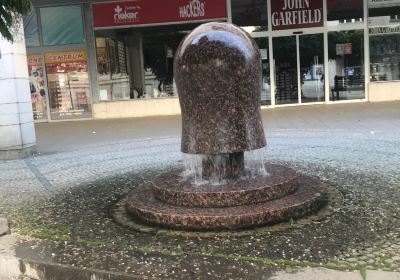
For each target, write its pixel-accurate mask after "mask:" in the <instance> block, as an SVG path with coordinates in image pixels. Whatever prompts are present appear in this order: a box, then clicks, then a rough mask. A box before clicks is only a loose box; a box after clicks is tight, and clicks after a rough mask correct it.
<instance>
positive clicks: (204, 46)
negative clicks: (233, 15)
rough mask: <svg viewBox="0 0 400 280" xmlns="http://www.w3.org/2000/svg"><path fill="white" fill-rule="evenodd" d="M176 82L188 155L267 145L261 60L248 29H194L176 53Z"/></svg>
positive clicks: (218, 25) (224, 25)
mask: <svg viewBox="0 0 400 280" xmlns="http://www.w3.org/2000/svg"><path fill="white" fill-rule="evenodd" d="M174 77H175V81H176V86H177V89H178V96H179V101H180V105H181V110H182V151H183V152H184V153H189V154H205V155H217V154H223V153H235V152H240V151H246V150H254V149H258V148H262V147H264V146H265V145H266V141H265V135H264V130H263V125H262V121H261V116H260V102H261V101H260V98H261V57H260V52H259V50H258V47H257V45H256V43H255V41H254V40H253V39H252V38H251V37H250V35H248V34H247V33H246V32H245V31H244V30H242V29H241V28H239V27H237V26H235V25H233V24H229V23H216V22H213V23H206V24H202V25H200V26H199V27H197V28H196V29H194V30H193V31H192V32H191V33H190V34H189V35H188V36H186V37H185V39H184V40H183V41H182V42H181V44H180V46H179V48H178V50H177V52H176V55H175V62H174Z"/></svg>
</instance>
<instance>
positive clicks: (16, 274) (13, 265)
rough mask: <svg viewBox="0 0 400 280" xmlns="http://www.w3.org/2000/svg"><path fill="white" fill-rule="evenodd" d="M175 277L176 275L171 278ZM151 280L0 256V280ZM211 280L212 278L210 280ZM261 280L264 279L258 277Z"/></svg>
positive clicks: (369, 274) (351, 276)
mask: <svg viewBox="0 0 400 280" xmlns="http://www.w3.org/2000/svg"><path fill="white" fill-rule="evenodd" d="M175 276H177V275H175ZM150 278H151V279H154V278H152V277H147V276H146V275H129V274H126V273H121V272H111V271H105V270H99V269H91V268H87V269H85V268H80V267H73V266H68V265H63V264H57V263H46V262H40V261H34V260H28V259H21V258H18V257H15V256H8V255H5V254H0V280H17V279H29V280H54V279H56V280H86V279H88V280H137V279H150ZM211 279H212V278H211ZM262 279H264V278H262ZM265 279H269V280H320V279H324V280H400V273H396V272H386V271H374V270H368V271H366V278H365V279H363V278H362V276H361V274H360V272H359V271H338V270H332V269H325V268H293V270H292V271H291V272H286V271H285V270H281V271H277V272H276V273H273V275H272V276H270V277H268V278H265Z"/></svg>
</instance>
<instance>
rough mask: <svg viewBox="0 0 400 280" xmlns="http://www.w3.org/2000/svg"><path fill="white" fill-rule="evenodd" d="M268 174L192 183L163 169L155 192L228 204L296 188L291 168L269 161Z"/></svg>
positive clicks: (190, 203) (187, 201)
mask: <svg viewBox="0 0 400 280" xmlns="http://www.w3.org/2000/svg"><path fill="white" fill-rule="evenodd" d="M266 169H267V170H268V172H269V174H270V175H269V176H264V177H255V178H239V179H235V180H227V181H226V183H225V184H220V185H212V184H203V185H195V186H193V184H191V183H190V182H188V181H187V180H184V178H182V176H181V174H180V173H181V172H170V173H164V174H161V175H159V176H158V177H156V178H155V179H154V180H153V181H152V182H153V193H154V196H155V197H156V198H157V199H158V200H161V201H163V202H166V203H167V204H172V205H177V206H187V207H229V206H239V205H248V204H254V203H259V202H264V201H267V200H273V199H277V198H280V197H283V196H286V195H289V194H291V193H293V192H295V191H296V190H297V189H298V188H299V184H298V180H296V179H297V174H296V172H295V171H294V170H292V169H290V168H287V167H284V166H279V165H273V164H268V165H267V166H266Z"/></svg>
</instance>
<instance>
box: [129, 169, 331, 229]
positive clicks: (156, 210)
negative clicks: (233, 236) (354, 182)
mask: <svg viewBox="0 0 400 280" xmlns="http://www.w3.org/2000/svg"><path fill="white" fill-rule="evenodd" d="M275 170H277V173H276V174H280V173H279V172H278V170H281V171H282V170H286V171H287V172H288V175H289V178H291V179H290V180H289V181H290V182H291V183H290V184H287V185H290V186H293V185H294V186H296V188H295V190H294V191H292V192H290V193H289V194H286V195H284V196H281V197H279V198H275V199H272V200H271V199H268V198H267V199H264V198H263V200H264V201H262V202H259V201H258V200H257V199H255V200H253V201H254V202H253V203H251V201H252V200H251V199H250V200H247V202H250V203H248V204H240V205H231V206H224V207H217V206H211V207H210V206H207V207H204V205H202V206H203V207H196V206H193V205H190V203H189V202H190V201H189V200H180V199H175V200H174V201H175V202H177V201H178V202H179V201H181V202H182V201H185V204H186V205H176V204H175V205H174V204H172V203H170V202H169V201H167V200H166V199H164V200H163V199H160V197H161V196H160V193H157V192H158V190H159V189H160V188H156V187H155V186H156V184H155V183H154V182H149V183H146V184H144V185H142V186H139V187H137V188H136V189H134V190H133V191H131V192H130V193H129V195H128V198H127V202H126V209H127V211H128V212H129V213H130V214H131V215H133V216H134V217H135V218H136V219H139V220H141V221H142V222H143V223H147V224H154V225H158V226H163V227H166V228H173V229H183V230H197V231H202V230H208V231H209V230H235V229H243V228H250V227H256V226H262V225H266V224H271V223H277V222H281V221H287V220H289V219H291V218H293V219H296V218H299V217H303V216H305V215H307V214H310V213H312V212H314V211H317V210H318V209H320V208H321V207H322V206H323V205H324V204H325V203H326V187H325V186H324V185H323V184H322V183H321V182H320V181H318V180H316V179H313V178H310V177H307V176H304V175H299V174H296V173H295V172H294V171H293V170H290V169H286V168H285V167H279V166H275ZM283 173H284V172H283ZM162 176H163V175H161V176H160V177H158V179H157V180H161V179H160V178H162ZM165 176H167V177H168V175H165ZM276 176H277V175H276ZM292 177H293V178H292ZM272 178H274V173H272V174H271V176H269V180H271V181H274V179H272ZM277 178H280V179H279V180H278V179H276V181H275V185H279V181H280V180H282V182H285V180H286V179H287V178H286V177H285V176H282V177H281V176H278V177H277ZM157 180H155V181H156V182H157ZM282 182H281V183H282ZM282 185H283V186H285V184H282ZM241 187H243V191H244V192H246V191H248V190H249V189H250V190H251V191H254V189H256V190H258V189H260V187H257V188H253V189H252V188H249V187H248V186H246V187H244V184H243V185H241ZM193 188H194V187H193ZM177 189H178V190H182V189H179V187H178V188H177ZM183 189H184V188H183ZM195 190H197V189H195ZM175 191H176V189H175ZM156 193H157V195H156ZM182 193H183V192H181V194H182ZM210 193H212V192H208V191H203V192H201V191H195V192H193V191H192V192H190V191H189V192H186V194H183V195H187V194H190V195H189V196H186V198H188V197H191V196H193V194H194V196H193V197H196V195H200V196H199V197H202V195H204V194H210ZM228 193H229V190H226V189H225V190H224V191H220V192H219V195H218V194H217V196H220V197H225V198H229V197H230V195H229V194H228ZM238 193H240V187H238V188H237V189H236V190H233V191H232V197H233V198H236V197H237V196H236V195H237V194H238ZM164 195H165V193H164ZM210 195H211V194H210ZM167 196H168V194H167ZM172 197H174V196H170V198H172ZM243 197H246V196H245V195H244V196H243ZM250 197H251V196H250ZM163 198H165V196H164V197H163ZM198 201H201V200H200V199H199V200H198ZM226 201H228V200H226Z"/></svg>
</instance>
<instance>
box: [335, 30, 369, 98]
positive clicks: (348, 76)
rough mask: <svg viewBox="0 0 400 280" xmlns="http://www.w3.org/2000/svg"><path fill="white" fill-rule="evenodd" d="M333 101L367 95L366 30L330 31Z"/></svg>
mask: <svg viewBox="0 0 400 280" xmlns="http://www.w3.org/2000/svg"><path fill="white" fill-rule="evenodd" d="M328 53H329V80H328V81H329V94H330V97H329V98H330V100H331V101H338V100H348V99H363V98H364V97H365V71H364V31H363V30H350V31H341V32H329V33H328Z"/></svg>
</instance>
